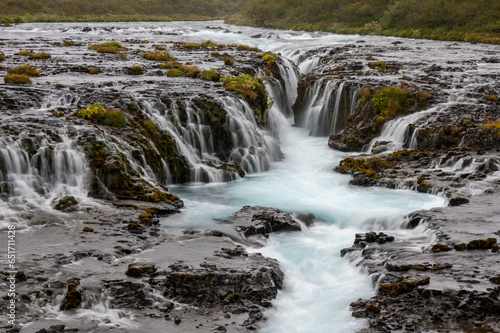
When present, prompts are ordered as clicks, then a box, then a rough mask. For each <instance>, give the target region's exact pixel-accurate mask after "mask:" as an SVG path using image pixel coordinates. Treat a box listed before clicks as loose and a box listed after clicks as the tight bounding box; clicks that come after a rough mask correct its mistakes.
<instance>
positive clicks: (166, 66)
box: [160, 62, 175, 69]
mask: <svg viewBox="0 0 500 333" xmlns="http://www.w3.org/2000/svg"><path fill="white" fill-rule="evenodd" d="M174 67H175V66H174V65H173V64H172V63H171V62H166V63H164V64H160V68H161V69H172V68H174Z"/></svg>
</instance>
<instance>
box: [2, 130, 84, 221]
mask: <svg viewBox="0 0 500 333" xmlns="http://www.w3.org/2000/svg"><path fill="white" fill-rule="evenodd" d="M75 146H76V144H75V142H74V141H73V140H72V139H70V138H69V137H67V136H65V135H60V136H58V140H57V141H56V142H54V139H53V137H49V136H48V135H45V134H44V133H41V134H39V135H37V136H33V135H31V136H28V135H22V136H21V139H20V140H16V141H13V140H8V139H0V198H1V199H2V200H1V202H0V207H1V208H2V212H1V213H0V220H3V221H6V222H8V221H10V220H12V219H14V220H15V219H16V213H15V211H18V210H25V209H27V210H33V209H35V208H36V207H39V208H41V209H44V210H47V209H48V210H50V209H52V204H53V202H54V200H56V199H61V198H63V197H65V196H73V197H75V198H79V199H81V198H85V197H87V192H88V177H87V176H88V164H87V161H86V159H85V155H84V153H83V152H82V151H80V150H77V149H76V148H75Z"/></svg>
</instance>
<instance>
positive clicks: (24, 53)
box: [19, 50, 33, 57]
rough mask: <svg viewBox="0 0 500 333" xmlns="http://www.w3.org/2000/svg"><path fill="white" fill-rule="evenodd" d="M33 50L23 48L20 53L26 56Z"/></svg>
mask: <svg viewBox="0 0 500 333" xmlns="http://www.w3.org/2000/svg"><path fill="white" fill-rule="evenodd" d="M32 53H33V52H32V51H30V50H21V51H19V54H20V55H22V56H25V57H29V56H30V55H31V54H32Z"/></svg>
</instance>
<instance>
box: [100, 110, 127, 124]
mask: <svg viewBox="0 0 500 333" xmlns="http://www.w3.org/2000/svg"><path fill="white" fill-rule="evenodd" d="M102 123H103V124H104V125H107V126H115V127H124V126H125V125H126V123H127V122H126V119H125V115H124V114H123V112H121V111H118V110H112V109H111V110H106V111H105V112H104V114H103V116H102Z"/></svg>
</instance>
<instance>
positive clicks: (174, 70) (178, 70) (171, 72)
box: [167, 69, 184, 77]
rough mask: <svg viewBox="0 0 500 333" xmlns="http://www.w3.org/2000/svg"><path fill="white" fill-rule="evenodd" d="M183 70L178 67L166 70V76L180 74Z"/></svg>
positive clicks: (177, 75)
mask: <svg viewBox="0 0 500 333" xmlns="http://www.w3.org/2000/svg"><path fill="white" fill-rule="evenodd" d="M183 74H184V72H183V71H182V70H180V69H171V70H169V71H168V72H167V76H168V77H179V76H182V75H183Z"/></svg>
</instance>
